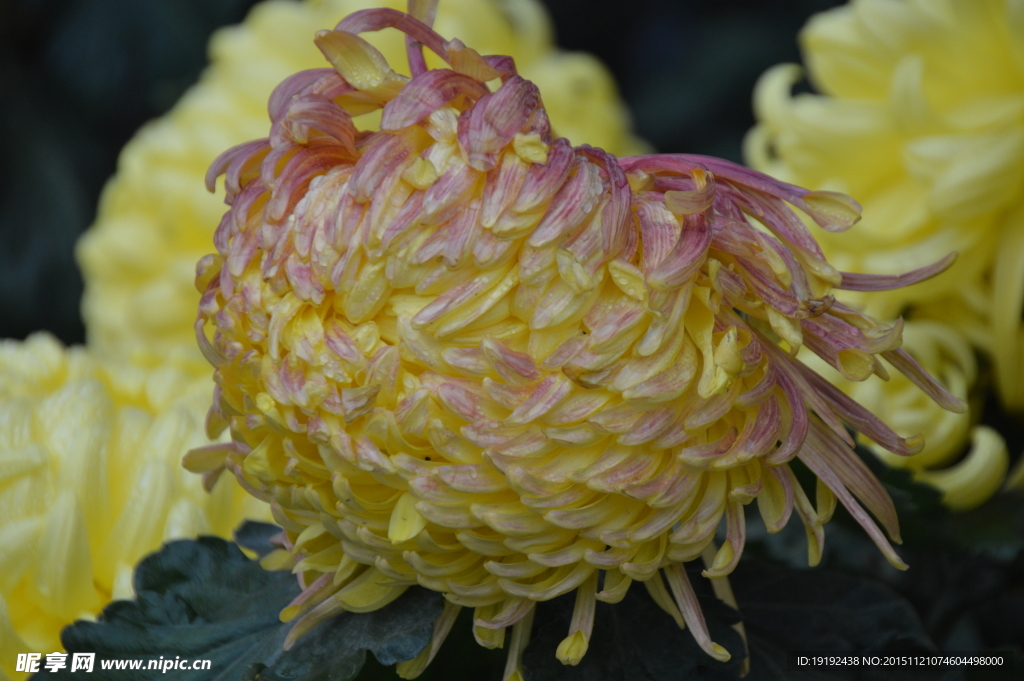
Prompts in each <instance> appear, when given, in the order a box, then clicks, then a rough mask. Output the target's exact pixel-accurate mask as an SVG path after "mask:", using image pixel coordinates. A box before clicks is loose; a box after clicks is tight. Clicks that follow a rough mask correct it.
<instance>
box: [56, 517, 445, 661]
mask: <svg viewBox="0 0 1024 681" xmlns="http://www.w3.org/2000/svg"><path fill="white" fill-rule="evenodd" d="M271 527H272V526H271ZM260 529H261V528H252V527H250V528H248V529H247V530H246V531H245V532H241V533H240V534H241V535H242V537H243V540H254V541H255V538H258V537H259V536H262V537H263V538H264V539H266V537H268V536H269V533H270V528H268V527H266V526H264V527H263V528H262V535H260ZM275 532H276V529H275ZM254 550H257V552H259V550H258V549H254ZM135 590H136V593H137V594H138V596H137V597H136V599H135V600H134V601H116V602H114V603H111V604H110V605H109V606H107V608H106V609H104V611H103V614H102V615H101V616H100V618H99V621H98V622H76V623H74V624H72V625H71V626H69V627H67V628H66V629H65V630H64V631H63V632H62V634H61V640H62V642H63V643H64V647H65V649H66V650H67V651H68V652H69V653H74V652H95V653H96V662H95V667H94V669H95V671H94V674H96V675H95V676H93V677H92V678H94V679H105V678H111V679H113V678H116V679H118V680H119V681H137V680H139V681H141V680H143V679H156V678H162V677H163V674H164V673H163V670H162V669H155V670H153V669H147V668H146V667H147V666H148V662H146V661H148V660H151V659H155V660H159V658H160V657H163V659H164V660H175V659H176V658H178V657H180V658H182V659H188V660H196V659H201V660H207V659H208V660H210V661H211V665H210V669H209V670H181V669H174V670H173V674H174V678H175V679H178V680H179V681H182V680H183V681H213V680H216V681H237V680H240V679H246V680H250V681H251V680H253V679H261V680H266V681H328V680H330V681H347V680H349V679H353V678H355V676H356V675H357V674H358V673H359V670H360V669H361V668H362V666H363V663H364V661H365V659H366V651H367V650H370V651H372V652H373V653H374V655H375V656H376V657H377V659H379V660H380V661H381V662H382V663H383V664H395V663H396V662H399V661H402V660H407V659H411V658H413V657H415V656H416V655H417V654H418V653H419V651H420V650H422V649H423V648H424V647H425V646H426V645H427V643H428V642H429V641H430V635H431V632H432V629H433V622H434V619H436V618H437V616H438V615H439V614H440V612H441V597H440V595H438V594H436V593H433V592H430V591H427V590H426V589H422V588H418V587H416V588H412V589H409V591H408V592H406V593H405V594H404V595H403V596H402V597H401V598H399V599H397V600H396V601H395V602H394V603H392V604H390V605H389V606H387V607H385V608H382V609H380V610H377V611H375V612H372V613H366V614H354V613H343V614H341V615H338V616H337V617H334V618H332V619H330V620H327V621H325V622H322V623H321V624H320V625H318V626H317V627H315V628H314V629H313V630H312V631H311V632H310V633H309V634H307V635H306V636H304V637H303V638H301V639H299V641H298V642H297V643H296V644H295V646H294V647H293V648H292V649H291V650H289V651H284V650H283V642H284V639H285V636H286V635H287V633H288V630H289V629H290V628H291V626H292V625H291V623H282V622H281V621H280V620H279V619H278V613H279V612H280V610H281V609H282V608H283V607H284V606H286V605H287V604H288V603H289V602H290V601H291V600H292V599H293V598H295V596H297V595H298V593H299V586H298V584H297V583H296V579H295V576H294V575H292V574H291V573H288V572H268V571H266V570H264V569H262V568H261V567H260V565H259V563H257V562H256V561H253V560H250V559H248V558H246V557H245V555H244V554H243V553H242V552H241V550H239V548H238V547H237V546H236V545H235V544H232V543H230V542H227V541H224V540H222V539H218V538H215V537H201V538H199V539H198V540H195V541H176V542H171V543H169V544H166V545H165V546H164V547H163V548H162V549H161V550H160V551H159V552H157V553H155V554H152V555H150V556H148V557H147V558H145V559H144V560H142V561H141V562H140V563H139V565H138V566H137V568H136V571H135ZM68 659H69V660H70V657H69V658H68ZM118 659H136V660H144V662H143V664H142V667H143V668H142V669H137V670H131V669H119V670H104V669H103V662H104V661H110V660H118ZM69 667H70V665H69ZM77 674H78V673H77V672H76V673H75V674H72V673H70V671H69V669H67V668H66V669H64V670H62V671H61V672H58V673H56V674H54V673H49V672H42V673H40V675H39V676H38V677H36V678H38V679H39V681H45V680H49V679H62V678H66V679H72V678H76V675H77Z"/></svg>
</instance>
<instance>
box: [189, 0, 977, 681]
mask: <svg viewBox="0 0 1024 681" xmlns="http://www.w3.org/2000/svg"><path fill="white" fill-rule="evenodd" d="M411 4H412V6H413V8H412V13H411V14H405V13H402V12H398V11H394V10H369V11H363V12H357V13H355V14H352V15H350V16H349V17H347V18H346V19H344V20H343V21H342V22H341V23H340V24H338V25H337V27H336V28H335V29H334V30H328V31H321V32H320V33H318V34H317V36H316V41H315V42H316V44H317V46H318V47H319V48H320V50H321V51H322V52H323V54H324V56H325V57H326V58H327V60H328V61H329V62H330V64H331V66H332V67H333V68H322V69H315V70H310V71H303V72H300V73H297V74H295V75H293V76H291V77H289V78H288V79H286V80H285V81H284V82H282V83H281V85H279V86H278V88H277V89H276V90H275V91H274V94H273V95H272V96H271V98H270V104H269V111H270V116H271V119H272V126H271V130H270V136H269V137H268V138H265V139H261V140H256V141H254V142H251V143H247V144H243V145H241V146H238V147H235V148H233V149H231V150H230V151H228V152H226V153H225V154H223V155H222V156H221V157H220V158H219V159H218V160H217V161H216V162H215V163H214V165H213V167H212V168H211V170H210V173H209V175H208V180H209V183H210V186H211V188H212V186H213V182H214V180H215V179H216V177H217V176H219V175H221V174H223V175H225V187H226V192H227V203H228V204H229V205H230V206H231V208H230V210H229V211H228V212H227V214H226V215H225V216H224V218H223V220H222V221H221V223H220V226H219V227H218V229H217V232H216V235H215V245H216V249H217V252H216V253H215V254H213V255H209V256H207V257H206V258H204V259H203V260H202V261H201V262H200V264H199V266H198V274H197V279H196V283H197V286H198V288H199V289H200V290H201V291H202V301H201V303H200V308H199V318H198V320H197V322H196V331H197V337H198V340H199V343H200V346H201V348H202V350H203V352H204V354H205V355H206V357H207V359H208V360H209V361H210V362H211V363H212V364H213V365H214V366H215V367H216V381H217V388H216V390H215V399H214V405H213V408H212V409H211V411H210V415H209V418H208V425H209V427H210V433H209V434H210V435H211V436H216V435H217V434H218V433H219V432H221V431H222V430H223V429H230V432H231V435H232V442H231V443H230V444H226V445H217V446H214V447H209V448H205V449H198V450H193V451H192V452H190V453H189V454H188V456H187V457H186V465H187V466H188V467H189V468H190V469H192V470H195V471H205V472H206V473H207V475H209V476H216V475H217V474H218V473H219V472H220V471H223V470H230V471H231V472H233V473H234V474H235V475H236V476H237V478H238V479H239V481H240V482H241V483H242V485H243V486H244V487H246V488H247V489H249V491H250V492H251V493H252V494H254V495H256V496H258V497H259V498H261V499H264V500H266V501H267V502H268V503H269V504H270V506H271V509H272V512H273V514H274V517H275V519H276V520H277V521H278V522H279V523H280V524H281V525H282V527H283V528H284V532H285V534H284V542H285V544H286V546H287V551H284V552H283V553H282V554H280V555H278V556H276V557H275V558H274V559H272V560H273V561H276V562H278V564H283V565H288V566H290V567H292V569H293V570H294V571H295V572H297V573H298V574H299V575H300V579H301V582H302V584H303V585H304V591H303V593H302V595H301V596H300V597H299V598H297V599H296V601H295V602H294V603H293V604H292V605H291V606H289V607H288V608H287V609H286V610H285V611H284V613H282V616H283V617H284V618H285V619H297V620H298V621H297V624H296V626H295V627H294V628H293V630H292V632H291V635H290V640H294V639H295V638H296V637H297V636H300V635H301V634H302V633H303V632H305V631H308V629H309V628H310V627H311V626H313V625H315V624H316V623H317V622H319V621H321V620H323V619H324V618H326V617H329V616H331V615H333V614H335V613H338V612H341V611H345V610H348V611H354V612H365V611H370V610H374V609H377V608H380V607H382V606H384V605H386V604H387V603H389V602H391V601H392V600H394V599H395V598H396V597H398V596H399V595H400V594H401V593H402V592H403V591H404V590H405V589H407V588H408V587H409V586H412V585H416V584H419V585H422V586H425V587H427V588H429V589H433V590H436V591H439V592H441V593H443V594H444V597H445V599H446V602H447V603H448V606H447V608H446V610H445V614H444V615H442V618H441V619H440V620H439V621H438V624H437V626H436V628H435V641H434V643H433V644H432V645H431V646H429V647H428V648H427V649H426V650H425V651H424V652H423V653H422V654H421V655H420V657H418V658H417V659H416V660H413V661H410V662H408V663H404V664H403V665H402V667H401V668H400V671H401V673H403V674H404V675H406V676H410V677H411V676H415V675H416V674H417V673H419V671H421V670H422V669H423V668H424V666H425V665H426V664H427V663H428V662H429V659H430V657H431V656H432V655H433V654H434V652H436V650H437V647H438V645H439V643H440V641H441V640H443V638H444V635H445V634H446V633H447V631H448V629H449V628H450V626H451V624H452V622H453V621H454V615H455V613H456V612H457V611H458V609H459V608H461V607H471V608H474V609H475V619H474V625H475V626H474V633H475V635H476V638H477V640H478V641H479V642H480V643H481V644H482V645H484V646H488V647H494V646H500V645H502V644H503V641H504V638H505V630H506V628H508V627H512V636H511V644H510V648H511V649H510V652H509V664H508V668H507V671H506V678H516V677H518V675H519V674H520V671H519V666H520V663H519V660H520V656H521V653H522V650H523V647H524V646H525V644H526V641H527V640H528V637H529V626H530V621H531V618H532V613H533V609H534V605H535V604H536V603H537V602H538V601H543V600H547V599H551V598H554V597H556V596H559V595H562V594H565V593H569V592H572V591H575V592H576V608H575V613H574V616H573V619H572V624H571V628H570V631H569V632H568V637H567V638H566V639H565V640H564V641H563V643H562V645H561V646H559V648H558V656H559V658H560V659H561V660H562V661H563V662H565V663H568V664H575V663H577V662H578V661H579V660H580V659H581V657H582V656H583V655H584V653H585V652H586V649H587V646H588V641H589V637H590V633H591V630H592V626H593V619H594V612H595V603H596V601H597V600H602V601H606V602H616V601H618V600H620V599H621V598H622V597H623V595H624V594H625V593H626V591H627V589H628V588H629V587H630V585H631V583H632V582H634V581H640V582H642V583H643V584H644V586H645V587H646V588H647V590H648V591H649V592H650V593H651V595H652V596H653V597H654V599H655V600H656V601H657V602H658V604H659V605H660V606H661V607H662V608H664V609H665V610H666V611H668V612H669V613H670V614H671V615H672V616H673V617H674V618H675V619H676V621H677V622H679V623H680V625H683V623H685V624H686V625H687V626H688V627H689V628H690V630H691V632H692V633H693V635H694V637H695V639H696V640H697V642H698V643H699V644H700V645H701V647H702V648H703V649H704V650H705V651H707V652H708V654H710V655H712V656H714V657H715V658H717V659H727V658H728V652H727V651H726V650H725V649H724V648H722V647H721V646H719V645H717V644H715V643H713V642H712V641H711V639H710V636H709V634H708V630H707V627H706V626H705V623H704V620H703V616H702V614H701V611H700V608H699V605H698V603H697V600H696V597H695V595H694V591H693V589H692V587H691V584H690V581H689V578H688V576H687V572H686V570H685V569H684V564H685V563H686V562H687V561H691V560H694V559H696V558H698V557H701V556H705V557H706V559H707V569H706V570H705V572H704V574H705V576H707V577H709V578H712V579H718V578H722V577H724V576H726V575H728V574H729V573H730V572H731V571H732V570H733V569H734V568H735V566H736V564H737V562H738V560H739V558H740V554H741V553H742V551H743V546H744V539H745V508H746V505H747V504H749V503H750V502H752V501H754V500H755V499H756V500H757V502H758V507H759V511H760V513H761V516H762V517H763V518H764V522H765V524H766V526H767V527H768V529H769V531H778V530H780V529H781V528H782V527H783V526H784V525H785V524H786V523H787V521H788V520H789V517H790V515H791V514H792V512H793V511H794V510H795V511H796V513H797V514H798V515H799V516H800V518H801V520H802V521H803V523H804V524H805V526H806V528H807V535H808V546H809V551H808V553H809V559H810V562H812V563H814V562H816V561H817V560H818V558H819V556H820V552H821V546H822V542H823V533H822V525H823V523H824V522H826V521H827V520H828V518H829V517H830V516H831V514H832V512H833V510H834V508H835V506H836V503H837V502H838V503H842V504H843V505H844V506H845V507H846V508H847V509H848V510H849V511H850V513H851V514H852V515H853V517H854V518H856V519H857V521H858V522H860V523H861V525H863V527H864V528H865V530H866V531H867V532H868V533H869V535H870V536H871V537H872V539H873V540H874V541H875V542H876V543H877V545H878V546H879V548H880V549H881V551H882V552H883V553H884V554H885V556H886V557H887V558H888V559H889V561H890V562H892V563H893V564H894V565H896V566H898V567H904V565H903V562H902V561H901V559H900V558H899V556H898V555H897V554H896V552H895V551H894V550H893V549H892V547H891V545H890V543H889V540H888V539H887V538H886V536H885V534H884V533H883V531H882V529H880V528H879V526H878V524H880V525H881V526H882V527H883V528H885V530H886V532H887V533H888V535H889V537H890V538H892V539H893V540H896V541H898V540H899V529H898V523H897V519H896V513H895V510H894V508H893V504H892V501H891V500H890V499H889V496H888V495H887V493H886V492H885V490H884V488H883V487H882V486H881V484H880V483H879V482H878V481H877V480H876V479H875V478H874V477H873V476H872V475H871V473H870V472H869V470H868V469H867V467H866V465H865V464H864V463H863V462H862V461H861V459H860V458H858V456H857V455H856V454H855V453H854V452H853V448H852V445H853V439H852V437H851V435H850V433H849V432H848V431H847V426H852V427H853V428H855V429H857V430H858V431H860V432H862V433H864V434H865V435H866V436H867V437H870V438H871V439H872V440H873V441H875V442H877V443H879V444H880V445H882V446H883V447H885V448H887V449H888V450H890V451H892V452H894V453H897V454H902V455H907V454H912V453H914V452H916V451H918V450H919V449H920V447H921V441H920V438H911V439H904V438H901V437H899V436H897V435H896V434H895V433H894V432H893V431H892V430H890V429H889V428H888V427H887V426H886V425H885V424H884V423H882V422H881V421H880V420H879V419H878V418H876V417H875V416H874V415H872V414H871V413H870V412H868V411H867V410H866V409H864V408H863V407H860V406H859V405H857V404H856V403H855V402H854V401H852V400H851V399H849V398H848V397H846V396H845V395H844V394H843V393H842V392H840V391H839V390H838V389H836V388H835V387H833V386H832V385H831V384H830V383H829V382H827V381H825V380H824V379H822V378H821V377H820V376H819V375H817V374H816V373H815V372H813V371H811V370H810V369H808V368H807V367H806V366H805V365H804V364H803V363H802V362H800V361H799V360H797V359H795V354H796V352H797V350H798V349H799V348H800V347H801V346H806V347H808V348H809V349H810V350H812V351H813V352H814V353H816V354H817V355H818V356H819V357H821V358H822V359H823V360H824V361H826V362H827V363H829V364H830V365H832V366H833V367H834V368H836V369H837V370H838V371H840V372H841V373H842V374H843V375H844V376H846V377H847V378H849V379H851V380H858V381H859V380H864V379H866V378H868V377H869V376H871V375H872V374H878V375H881V376H883V377H884V376H885V374H886V370H885V369H884V367H883V365H882V364H881V363H880V361H879V357H884V358H886V359H887V360H888V361H889V362H890V363H891V365H892V366H894V367H895V368H896V369H897V370H899V371H901V372H902V373H903V374H905V375H906V376H907V377H908V378H909V379H910V380H911V381H913V382H914V383H915V384H916V385H917V386H918V387H919V388H920V389H922V390H923V391H925V392H926V393H927V394H928V395H930V396H931V397H932V398H933V399H934V400H936V401H937V402H939V403H940V404H942V405H943V406H945V407H946V408H948V409H951V410H962V409H963V408H964V405H963V403H962V402H961V401H960V400H959V399H957V398H955V397H953V396H952V395H950V394H949V393H947V392H946V391H945V390H944V389H943V388H942V387H941V386H940V385H939V384H938V383H936V382H935V381H934V380H933V379H932V378H931V377H930V376H928V375H927V374H926V373H925V372H923V371H922V370H921V369H920V367H919V366H918V364H917V363H916V362H915V361H914V360H913V359H912V358H911V357H910V356H909V355H908V354H907V353H906V352H905V351H904V350H903V349H901V347H900V343H901V330H902V324H901V323H900V322H897V323H896V324H892V325H890V324H883V323H880V322H878V321H876V320H874V319H872V318H870V317H868V316H865V315H863V314H861V313H858V312H857V311H855V310H853V309H851V308H849V307H847V306H845V305H842V304H840V303H838V302H836V301H835V299H834V297H833V296H832V294H831V291H832V290H833V289H837V288H846V289H853V290H870V289H882V288H886V287H891V286H900V285H905V284H908V283H912V282H914V281H918V280H922V279H924V278H927V277H928V276H930V275H932V274H934V273H935V272H937V271H940V270H941V269H942V268H943V267H944V266H945V265H946V264H947V263H948V261H943V262H940V263H938V264H936V265H934V266H928V267H925V268H922V269H921V270H918V271H915V272H912V273H909V274H905V275H901V276H888V277H884V276H883V277H874V276H869V275H860V274H847V273H843V272H839V271H837V270H835V269H834V268H833V267H832V266H831V265H829V264H828V262H826V260H825V258H824V257H823V255H822V252H821V250H820V248H819V247H818V245H817V243H816V242H815V241H814V239H813V238H812V237H811V236H810V234H809V232H808V231H807V229H806V228H805V227H804V225H803V223H802V222H801V220H800V219H799V218H798V217H797V215H796V214H795V213H794V212H793V208H795V209H797V210H800V211H802V212H803V213H805V214H807V215H808V216H810V217H811V218H812V219H813V220H814V221H816V222H817V223H818V224H819V225H821V226H822V227H824V228H826V229H828V230H832V231H841V230H843V229H846V228H848V227H850V226H851V225H852V224H853V223H854V222H856V220H857V219H858V217H859V206H858V205H857V204H856V202H854V201H853V200H852V199H850V198H849V197H847V196H845V195H842V194H837V193H832V192H812V191H808V190H806V189H802V188H800V187H796V186H793V185H789V184H786V183H783V182H778V181H776V180H773V179H771V178H768V177H766V176H764V175H762V174H759V173H757V172H753V171H750V170H747V169H745V168H743V167H740V166H737V165H735V164H732V163H729V162H727V161H722V160H719V159H715V158H710V157H701V156H687V155H660V156H659V155H651V156H636V157H632V158H623V159H620V158H616V157H615V156H613V155H612V154H609V153H608V152H606V151H604V150H602V149H598V148H594V147H590V146H586V145H583V146H573V144H572V143H570V142H569V140H567V139H565V138H560V137H558V136H557V135H556V134H555V133H554V132H553V130H552V127H551V125H550V123H549V121H548V117H547V114H546V112H545V108H544V104H543V100H542V97H541V93H540V92H539V90H538V88H537V87H536V86H535V85H534V84H533V83H531V82H530V81H528V80H526V79H524V78H523V77H522V76H520V75H518V73H517V71H516V67H515V64H514V62H513V61H512V59H510V58H508V57H501V56H481V55H480V54H479V53H477V52H476V51H474V50H473V49H471V48H469V47H467V46H465V45H464V44H462V43H461V42H460V41H458V40H450V41H449V40H445V39H444V38H442V37H441V36H440V35H439V34H438V33H436V32H435V31H434V30H432V29H431V28H430V23H431V22H430V19H431V14H432V7H431V3H416V2H413V3H411ZM385 28H397V29H399V30H400V31H402V32H404V33H405V34H406V35H407V45H408V56H409V63H410V72H411V77H407V76H402V75H399V74H397V73H396V72H395V71H394V70H392V69H391V67H390V66H389V64H388V63H387V61H386V60H385V59H384V58H383V56H382V55H381V54H380V53H379V52H378V51H377V50H376V49H374V48H373V47H372V46H371V45H370V44H369V43H367V42H366V41H365V40H364V39H363V38H361V37H360V36H359V34H361V33H365V32H371V31H378V30H381V29H385ZM423 46H425V47H427V48H429V50H430V51H431V52H433V53H434V54H435V55H437V56H438V57H439V58H440V59H441V60H442V61H443V62H444V67H443V68H428V67H427V64H426V63H425V61H424V58H423V54H422V47H423ZM375 110H381V112H382V114H381V124H380V130H379V131H376V132H373V131H364V130H360V128H359V126H358V125H357V121H358V117H359V116H360V115H363V114H365V113H367V112H371V111H375ZM796 458H799V459H800V460H801V461H802V462H803V463H804V464H805V465H806V466H807V468H809V469H810V470H811V471H812V472H813V473H814V474H815V475H816V476H817V478H818V485H817V491H816V503H815V504H812V502H811V501H810V499H809V498H808V496H807V494H806V493H805V491H804V490H803V488H802V487H801V486H800V484H799V483H798V482H797V481H796V478H795V476H794V473H793V472H792V470H791V468H790V466H789V463H790V462H791V461H793V460H794V459H796ZM872 515H873V516H874V519H873V518H872ZM723 519H724V522H725V527H726V528H727V529H726V535H725V536H726V539H725V542H724V543H723V544H722V546H720V547H715V546H714V544H713V542H714V537H715V531H716V529H717V528H718V527H719V524H720V522H721V521H722V520H723ZM876 520H877V523H878V524H876Z"/></svg>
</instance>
